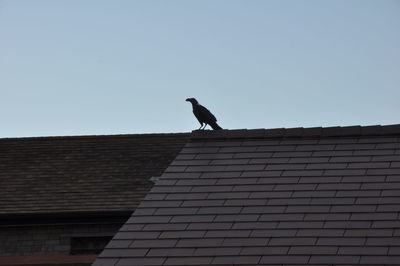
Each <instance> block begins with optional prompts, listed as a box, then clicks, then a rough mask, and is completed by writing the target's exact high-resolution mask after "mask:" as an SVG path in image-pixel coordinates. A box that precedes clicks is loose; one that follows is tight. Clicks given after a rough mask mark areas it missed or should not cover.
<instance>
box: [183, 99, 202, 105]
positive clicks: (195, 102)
mask: <svg viewBox="0 0 400 266" xmlns="http://www.w3.org/2000/svg"><path fill="white" fill-rule="evenodd" d="M186 101H187V102H191V103H192V104H199V102H198V101H197V100H196V99H195V98H187V99H186Z"/></svg>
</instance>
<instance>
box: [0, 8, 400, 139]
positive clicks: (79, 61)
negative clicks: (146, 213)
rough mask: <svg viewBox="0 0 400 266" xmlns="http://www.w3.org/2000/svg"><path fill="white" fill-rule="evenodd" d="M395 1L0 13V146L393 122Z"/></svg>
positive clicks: (399, 23)
mask: <svg viewBox="0 0 400 266" xmlns="http://www.w3.org/2000/svg"><path fill="white" fill-rule="evenodd" d="M399 85H400V1H398V0H381V1H376V0H371V1H369V0H358V1H356V0H346V1H345V0H337V1H319V0H303V1H300V0H292V1H290V0H277V1H268V0H242V1H235V0H226V1H224V0H191V1H185V0H179V1H177V0H175V1H174V0H168V1H166V0H158V1H155V0H140V1H139V0H136V1H134V0H131V1H114V0H109V1H99V0H85V1H78V0H48V1H43V0H35V1H32V0H26V1H19V0H13V1H0V92H1V94H0V137H21V136H54V135H99V134H131V133H150V132H157V133H161V132H188V131H191V130H192V129H196V128H198V127H199V124H198V122H197V120H196V119H195V117H194V116H193V114H192V112H191V105H190V104H189V103H188V102H185V99H186V98H187V97H195V98H197V99H198V101H199V102H200V103H201V104H203V105H204V106H206V107H207V108H208V109H210V110H211V111H212V112H213V113H214V114H215V115H216V116H217V118H218V121H219V123H220V125H221V126H222V127H224V128H228V129H238V128H239V129H242V128H248V129H252V128H276V127H312V126H348V125H374V124H382V125H384V124H396V123H400V104H399V99H400V86H399Z"/></svg>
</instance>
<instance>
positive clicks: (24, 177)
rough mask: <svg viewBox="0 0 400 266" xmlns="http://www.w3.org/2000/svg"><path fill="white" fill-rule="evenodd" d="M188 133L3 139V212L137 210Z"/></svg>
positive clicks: (0, 167)
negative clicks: (152, 178) (154, 178)
mask: <svg viewBox="0 0 400 266" xmlns="http://www.w3.org/2000/svg"><path fill="white" fill-rule="evenodd" d="M188 137H189V134H185V133H181V134H141V135H114V136H77V137H43V138H14V139H11V138H10V139H0V151H1V152H0V215H10V214H11V215H12V214H26V213H28V214H30V213H41V214H44V213H56V212H91V211H118V210H131V211H132V210H133V209H134V208H135V207H136V206H137V204H138V203H139V201H140V200H141V199H142V198H143V197H144V195H145V194H146V193H147V192H148V191H149V189H150V188H151V187H152V185H153V183H152V182H150V181H149V178H150V177H152V176H159V175H161V174H162V173H163V171H164V170H165V168H166V167H167V166H168V165H169V163H170V162H171V161H172V160H173V159H174V158H175V156H176V155H177V154H178V152H179V151H180V150H181V149H182V147H183V145H184V144H185V143H186V142H187V139H188ZM0 219H1V218H0Z"/></svg>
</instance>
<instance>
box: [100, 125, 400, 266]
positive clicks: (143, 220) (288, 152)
mask: <svg viewBox="0 0 400 266" xmlns="http://www.w3.org/2000/svg"><path fill="white" fill-rule="evenodd" d="M399 211H400V125H393V126H371V127H359V126H357V127H343V128H340V127H333V128H293V129H273V130H264V129H260V130H223V131H194V132H193V134H192V137H191V140H190V142H189V143H187V144H186V146H185V147H184V148H183V150H182V151H181V152H180V154H179V155H178V156H177V157H176V159H175V160H174V161H173V162H172V164H171V165H170V166H169V167H168V168H167V170H166V171H165V173H164V174H163V176H162V178H161V179H160V181H159V182H158V183H156V185H155V186H154V187H153V188H152V189H151V191H150V192H149V193H148V194H147V196H146V197H145V199H144V200H143V201H142V202H141V203H140V205H139V207H138V208H137V209H136V211H135V212H134V213H133V215H132V217H131V218H130V219H129V220H128V221H127V222H126V224H125V225H124V226H123V227H122V228H121V229H120V231H119V232H118V233H117V234H116V235H115V237H114V238H113V240H112V241H111V242H110V243H109V244H108V246H107V247H106V248H105V250H104V251H103V252H102V253H101V254H100V256H99V257H98V259H97V261H96V262H95V263H94V265H113V266H115V265H116V266H122V265H131V266H132V265H367V264H368V265H370V264H375V265H398V264H399V261H400V219H399Z"/></svg>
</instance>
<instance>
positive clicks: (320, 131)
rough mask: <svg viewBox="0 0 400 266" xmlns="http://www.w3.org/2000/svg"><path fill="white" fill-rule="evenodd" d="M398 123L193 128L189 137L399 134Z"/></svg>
mask: <svg viewBox="0 0 400 266" xmlns="http://www.w3.org/2000/svg"><path fill="white" fill-rule="evenodd" d="M399 134H400V124H393V125H383V126H382V125H372V126H345V127H341V126H333V127H308V128H303V127H295V128H271V129H263V128H260V129H234V130H227V129H224V130H194V131H192V135H191V139H237V138H246V139H249V138H250V139H252V138H257V139H260V138H282V137H290V138H291V137H339V136H340V137H345V136H383V135H399Z"/></svg>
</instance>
